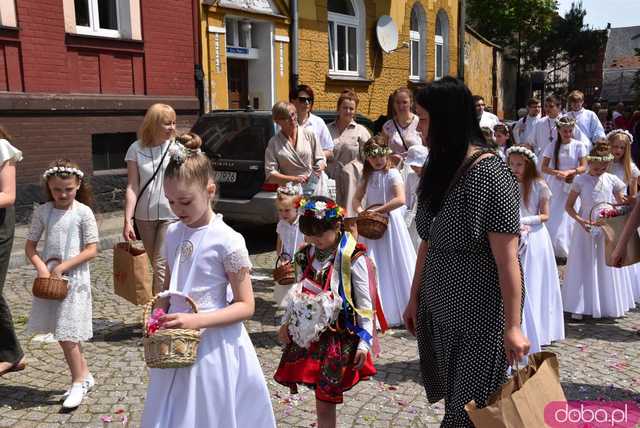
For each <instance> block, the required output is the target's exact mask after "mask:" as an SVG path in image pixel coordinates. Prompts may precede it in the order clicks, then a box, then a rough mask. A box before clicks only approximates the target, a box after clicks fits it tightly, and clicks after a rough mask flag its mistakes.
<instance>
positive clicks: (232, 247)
mask: <svg viewBox="0 0 640 428" xmlns="http://www.w3.org/2000/svg"><path fill="white" fill-rule="evenodd" d="M211 222H212V223H211V224H210V225H208V226H204V227H201V228H195V229H194V228H190V227H188V226H185V225H184V224H183V223H174V224H172V225H171V226H169V229H168V231H167V235H166V241H165V256H166V257H167V266H174V265H175V260H176V257H177V252H178V251H181V255H180V260H179V262H180V263H179V264H180V266H179V267H178V268H177V270H178V274H177V281H176V290H177V291H180V292H182V291H186V293H187V294H188V295H189V296H190V297H191V298H192V299H193V300H194V301H195V302H196V304H197V305H198V310H199V311H200V312H209V311H216V310H219V309H222V308H225V307H226V306H228V303H227V299H226V295H227V286H228V284H229V278H228V276H227V272H239V271H240V270H242V269H244V268H249V269H250V268H251V261H250V260H249V253H248V252H247V247H246V245H245V242H244V238H243V237H242V235H240V234H239V233H237V232H235V231H234V230H233V229H231V228H230V227H229V226H227V225H226V224H225V223H224V221H223V220H222V216H221V215H217V216H215V217H214V218H213V219H212V220H211ZM194 259H195V260H194ZM194 263H195V265H194ZM192 265H193V272H192V273H191V279H190V281H189V285H188V284H187V278H188V277H189V275H190V271H191V270H192ZM172 289H173V286H172ZM169 312H191V309H190V307H187V305H186V303H185V301H184V299H181V298H179V297H178V298H173V297H172V298H171V306H170V308H169ZM142 426H143V427H146V428H149V427H166V428H170V427H171V428H173V427H182V428H187V427H193V428H196V427H197V428H200V427H213V426H217V427H225V428H244V427H266V428H269V427H275V419H274V415H273V410H272V407H271V399H270V397H269V391H268V390H267V385H266V382H265V378H264V374H263V372H262V368H261V367H260V362H259V361H258V356H257V355H256V351H255V349H254V348H253V344H252V343H251V339H250V338H249V335H248V334H247V330H246V329H245V328H244V325H243V323H242V322H236V323H233V324H229V325H225V326H221V327H215V328H206V329H203V330H202V334H201V338H200V345H199V346H198V356H197V360H196V362H195V363H194V364H193V365H192V366H190V367H185V368H178V369H150V370H149V386H148V389H147V398H146V400H145V406H144V414H143V416H142Z"/></svg>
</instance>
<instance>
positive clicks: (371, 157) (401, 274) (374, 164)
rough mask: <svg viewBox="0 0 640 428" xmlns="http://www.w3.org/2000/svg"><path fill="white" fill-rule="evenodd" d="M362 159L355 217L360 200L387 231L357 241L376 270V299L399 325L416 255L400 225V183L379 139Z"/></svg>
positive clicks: (366, 147)
mask: <svg viewBox="0 0 640 428" xmlns="http://www.w3.org/2000/svg"><path fill="white" fill-rule="evenodd" d="M363 152H364V156H365V158H366V161H365V164H364V169H363V173H362V179H361V180H360V183H359V184H358V189H357V190H356V194H355V196H354V198H353V208H354V210H355V211H356V212H357V213H361V212H362V211H363V210H364V209H363V206H364V205H363V204H362V202H363V199H365V198H366V206H368V207H371V206H375V207H374V208H371V211H377V212H379V213H382V214H386V215H388V217H389V223H388V225H387V230H386V232H385V234H384V236H382V238H380V239H375V240H374V239H367V238H364V237H361V238H360V240H361V242H363V243H364V244H365V245H366V246H367V248H368V249H369V254H370V255H371V258H372V259H373V260H374V261H375V263H376V266H377V268H378V280H379V284H380V299H381V300H382V308H383V310H384V314H385V317H386V318H387V321H388V322H389V325H390V326H399V325H402V324H403V321H402V314H403V313H404V309H405V308H406V307H407V303H408V302H409V294H410V291H411V282H412V280H413V270H414V269H415V264H416V251H415V249H414V247H413V244H412V243H411V237H410V236H409V231H408V229H407V225H406V223H405V221H404V218H403V214H404V212H403V211H404V210H403V209H402V208H403V207H404V204H405V193H404V183H403V182H402V177H401V176H400V172H398V170H397V169H395V168H393V167H392V166H391V159H390V155H391V150H390V149H389V146H388V145H387V141H386V139H385V138H384V137H383V136H375V137H373V138H372V139H370V140H369V141H367V143H366V144H365V145H364V150H363Z"/></svg>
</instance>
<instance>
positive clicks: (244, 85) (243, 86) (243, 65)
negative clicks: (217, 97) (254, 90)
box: [227, 58, 249, 110]
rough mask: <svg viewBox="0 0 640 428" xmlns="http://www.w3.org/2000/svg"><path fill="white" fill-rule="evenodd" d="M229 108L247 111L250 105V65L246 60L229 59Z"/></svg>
mask: <svg viewBox="0 0 640 428" xmlns="http://www.w3.org/2000/svg"><path fill="white" fill-rule="evenodd" d="M227 82H228V89H229V108H230V109H242V110H244V109H246V108H247V107H248V105H249V64H248V61H247V60H245V59H235V58H228V59H227Z"/></svg>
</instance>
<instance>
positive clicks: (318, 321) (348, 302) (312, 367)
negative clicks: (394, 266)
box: [274, 196, 386, 428]
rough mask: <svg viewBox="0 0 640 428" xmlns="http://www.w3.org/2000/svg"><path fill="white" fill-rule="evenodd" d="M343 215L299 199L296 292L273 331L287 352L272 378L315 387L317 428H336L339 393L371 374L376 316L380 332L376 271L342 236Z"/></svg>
mask: <svg viewBox="0 0 640 428" xmlns="http://www.w3.org/2000/svg"><path fill="white" fill-rule="evenodd" d="M343 214H344V209H343V208H341V207H339V206H338V205H336V203H335V202H334V201H333V200H331V199H329V198H326V197H322V196H314V197H312V198H310V199H308V200H307V199H302V200H301V201H300V230H301V232H302V233H304V234H305V235H306V237H307V238H306V239H307V242H309V245H307V246H305V247H303V248H302V249H301V250H300V251H299V252H298V253H297V254H296V256H295V262H296V276H297V279H298V281H299V284H298V286H299V288H298V289H297V292H296V291H295V290H292V292H290V293H289V295H288V296H287V303H288V306H287V311H286V314H285V318H284V319H285V322H284V324H283V325H282V326H281V327H280V330H279V332H278V337H279V339H280V340H281V342H283V343H284V344H286V347H285V349H284V352H283V355H282V359H281V360H280V365H279V366H278V369H277V371H276V373H275V375H274V378H275V380H276V381H277V382H278V383H280V384H282V385H285V386H289V387H290V388H291V391H292V392H293V393H296V392H297V385H298V384H305V385H307V386H310V387H312V388H314V389H315V396H316V411H317V416H318V425H317V426H318V427H320V428H324V427H335V426H336V404H339V403H342V401H343V393H344V391H347V390H349V389H351V388H352V387H353V386H355V385H356V384H357V383H358V382H359V381H360V380H364V379H367V378H369V377H371V376H373V375H375V374H376V369H375V368H374V366H373V362H372V359H371V351H373V352H374V354H376V353H377V352H378V345H377V343H376V342H375V339H374V338H373V336H374V335H375V325H376V318H377V320H378V322H379V325H380V326H381V328H382V329H383V330H384V329H385V327H386V325H385V321H384V317H383V316H382V313H381V312H380V311H379V306H378V304H377V303H378V299H377V295H376V281H375V279H376V273H375V267H374V265H373V263H372V262H371V260H370V259H369V258H368V256H367V255H366V253H365V251H366V248H365V246H364V245H362V244H358V243H356V240H355V239H354V238H353V236H352V235H351V234H350V233H349V232H344V231H343V230H342V220H343ZM301 305H302V306H301ZM301 308H302V309H301ZM319 313H321V314H326V313H328V314H329V315H328V316H324V315H322V316H320V315H319V316H316V315H317V314H319ZM376 313H377V314H378V315H379V316H378V317H376V316H375V314H376Z"/></svg>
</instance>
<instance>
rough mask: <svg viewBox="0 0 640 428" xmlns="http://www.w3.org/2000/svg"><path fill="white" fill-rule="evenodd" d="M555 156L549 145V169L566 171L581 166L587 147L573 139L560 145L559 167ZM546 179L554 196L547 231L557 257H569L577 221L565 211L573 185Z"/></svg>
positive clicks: (546, 152) (547, 155)
mask: <svg viewBox="0 0 640 428" xmlns="http://www.w3.org/2000/svg"><path fill="white" fill-rule="evenodd" d="M553 155H554V145H553V144H549V145H547V147H546V149H545V151H544V157H545V158H549V159H550V162H549V167H550V168H553V169H559V170H562V171H566V170H569V169H574V168H578V166H580V159H582V158H583V157H585V156H586V155H587V147H586V146H585V145H584V144H583V143H581V142H580V141H577V140H574V139H572V140H571V141H570V142H569V143H567V144H561V145H560V150H559V151H558V165H556V162H555V158H554V156H553ZM546 179H547V183H548V184H549V187H550V188H551V194H552V196H551V203H550V206H549V221H548V222H547V229H548V230H549V235H550V236H551V242H552V244H553V250H554V252H555V254H556V257H567V255H568V253H569V243H570V240H571V232H572V231H573V226H574V224H575V221H574V220H573V219H572V218H571V217H569V214H567V212H566V211H565V209H564V207H565V205H566V203H567V197H568V196H569V191H570V189H571V184H569V183H566V182H565V181H564V180H561V179H559V178H557V177H554V176H551V175H548V176H546Z"/></svg>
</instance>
